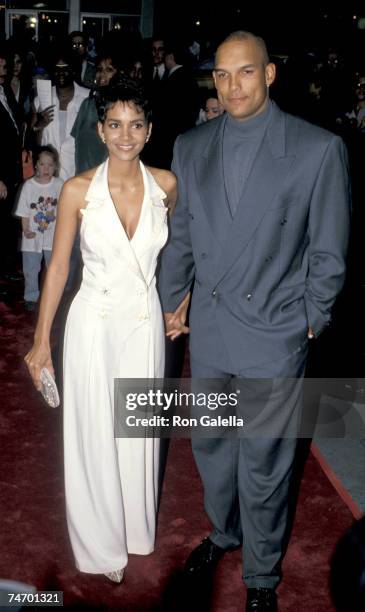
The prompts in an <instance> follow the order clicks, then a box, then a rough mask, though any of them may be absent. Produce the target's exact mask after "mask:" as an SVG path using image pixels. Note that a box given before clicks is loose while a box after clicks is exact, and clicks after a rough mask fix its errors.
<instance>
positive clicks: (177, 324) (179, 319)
mask: <svg viewBox="0 0 365 612" xmlns="http://www.w3.org/2000/svg"><path fill="white" fill-rule="evenodd" d="M189 303H190V291H189V293H187V294H186V296H185V297H184V299H183V301H182V302H181V304H179V306H178V307H177V308H176V310H175V312H165V325H166V336H167V337H169V338H171V340H175V338H178V337H179V336H180V335H181V334H188V333H189V332H190V329H189V327H187V326H186V325H185V323H186V319H187V316H188V308H189Z"/></svg>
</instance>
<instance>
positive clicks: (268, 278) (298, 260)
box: [159, 104, 350, 376]
mask: <svg viewBox="0 0 365 612" xmlns="http://www.w3.org/2000/svg"><path fill="white" fill-rule="evenodd" d="M224 122H225V115H223V116H221V117H219V118H218V119H215V120H213V121H210V122H208V123H206V124H204V125H202V126H200V127H198V128H195V129H193V130H190V131H189V132H187V133H185V134H183V135H181V136H180V137H179V138H178V139H177V141H176V144H175V151H174V162H173V168H172V169H173V171H174V172H175V174H176V176H177V178H178V190H179V197H178V202H177V205H176V208H175V210H174V213H173V215H172V219H171V235H170V241H169V243H168V245H167V247H166V248H165V250H164V252H163V254H162V261H161V271H160V279H159V286H160V293H161V299H162V304H163V308H164V310H165V311H166V312H170V311H174V310H175V308H176V307H177V305H178V304H179V303H180V301H181V300H182V299H183V297H184V296H185V294H186V293H187V291H188V290H189V289H190V287H191V285H192V282H193V280H194V279H195V282H194V290H193V296H192V304H191V311H190V328H191V337H190V349H191V353H192V355H193V357H194V358H195V359H196V360H198V361H199V362H203V363H207V364H208V365H210V366H212V367H217V368H220V369H223V370H224V371H228V372H232V373H233V374H236V375H243V376H245V375H247V376H255V375H256V374H255V369H256V368H258V371H259V369H260V368H261V367H265V368H266V369H267V371H269V372H270V364H271V363H272V364H274V363H276V362H277V361H278V360H281V359H285V358H287V357H288V356H290V355H291V354H295V353H296V352H297V351H299V350H301V349H302V348H303V347H305V345H306V342H307V331H308V327H311V328H312V329H313V331H314V333H315V335H316V336H317V335H318V334H320V333H321V331H322V330H323V329H324V327H325V326H326V325H327V324H328V323H329V321H330V316H331V314H330V313H331V307H332V305H333V303H334V300H335V298H336V295H337V294H338V292H339V291H340V290H341V288H342V285H343V282H344V277H345V258H346V251H347V243H348V233H349V215H350V187H349V178H348V168H347V156H346V150H345V146H344V144H343V142H342V140H341V139H340V138H339V137H337V136H335V135H334V134H332V133H330V132H327V131H325V130H323V129H321V128H319V127H317V126H314V125H311V124H309V123H307V122H305V121H303V120H301V119H299V118H297V117H294V116H291V115H288V114H286V113H284V112H282V111H281V110H280V109H279V108H278V107H277V106H276V105H275V104H273V109H272V113H271V118H270V123H269V125H268V127H267V130H266V132H265V136H264V138H263V141H262V143H261V146H260V148H259V150H258V152H257V154H256V157H255V159H254V161H253V163H252V165H251V171H250V174H249V176H248V177H247V180H246V182H245V186H244V190H243V193H242V196H241V200H240V203H239V206H238V209H237V211H236V213H235V215H234V217H233V218H232V216H231V213H230V208H229V205H228V202H227V199H226V193H225V187H224V177H223V162H222V141H223V131H224ZM222 361H224V363H222ZM290 375H292V374H290Z"/></svg>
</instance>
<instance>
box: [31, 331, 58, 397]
mask: <svg viewBox="0 0 365 612" xmlns="http://www.w3.org/2000/svg"><path fill="white" fill-rule="evenodd" d="M24 361H25V363H26V364H27V368H28V371H29V374H30V375H31V377H32V380H33V383H34V386H35V388H36V389H37V391H40V390H41V387H42V385H41V381H40V375H41V369H42V368H47V370H48V371H49V372H50V373H51V374H52V376H53V378H54V369H53V364H52V357H51V349H50V347H49V345H46V344H40V343H37V342H35V343H34V344H33V347H32V348H31V350H30V351H29V353H27V355H26V356H25V357H24Z"/></svg>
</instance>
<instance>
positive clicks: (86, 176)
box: [62, 168, 96, 204]
mask: <svg viewBox="0 0 365 612" xmlns="http://www.w3.org/2000/svg"><path fill="white" fill-rule="evenodd" d="M95 172H96V168H92V169H91V170H86V171H85V172H82V173H81V174H78V175H77V176H74V177H72V178H70V179H68V180H67V181H65V183H64V185H63V188H62V197H63V198H73V199H74V200H77V202H78V204H79V203H80V201H83V200H84V199H85V196H86V193H87V190H88V189H89V187H90V183H91V181H92V179H93V177H94V174H95Z"/></svg>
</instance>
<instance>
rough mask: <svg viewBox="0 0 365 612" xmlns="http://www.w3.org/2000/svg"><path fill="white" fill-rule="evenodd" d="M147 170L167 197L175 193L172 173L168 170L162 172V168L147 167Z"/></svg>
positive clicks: (174, 177) (175, 184) (174, 181)
mask: <svg viewBox="0 0 365 612" xmlns="http://www.w3.org/2000/svg"><path fill="white" fill-rule="evenodd" d="M147 170H148V171H149V172H151V174H152V176H153V178H154V179H155V181H156V183H157V184H158V186H159V187H161V189H162V190H163V191H165V192H166V193H167V195H169V194H171V195H172V194H173V193H175V191H176V186H177V180H176V176H175V174H174V173H173V172H171V171H170V170H163V169H162V168H152V167H151V166H148V167H147Z"/></svg>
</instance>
